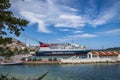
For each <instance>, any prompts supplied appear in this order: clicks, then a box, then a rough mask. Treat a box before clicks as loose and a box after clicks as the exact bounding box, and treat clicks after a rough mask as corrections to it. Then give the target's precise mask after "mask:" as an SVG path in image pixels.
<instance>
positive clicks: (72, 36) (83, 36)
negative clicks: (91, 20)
mask: <svg viewBox="0 0 120 80" xmlns="http://www.w3.org/2000/svg"><path fill="white" fill-rule="evenodd" d="M67 37H70V38H92V37H97V35H94V34H88V33H84V34H77V35H70V36H67Z"/></svg>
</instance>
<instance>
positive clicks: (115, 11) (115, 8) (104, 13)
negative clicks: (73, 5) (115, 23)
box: [88, 1, 120, 27]
mask: <svg viewBox="0 0 120 80" xmlns="http://www.w3.org/2000/svg"><path fill="white" fill-rule="evenodd" d="M119 5H120V1H119V2H116V3H114V4H113V5H111V6H110V7H107V8H106V9H105V8H103V9H102V10H101V11H100V13H99V14H98V15H97V17H96V18H95V19H92V20H88V23H89V24H91V25H93V26H94V27H97V26H98V25H103V24H106V23H108V22H110V21H111V20H112V19H114V17H116V16H117V15H119V9H120V6H119Z"/></svg>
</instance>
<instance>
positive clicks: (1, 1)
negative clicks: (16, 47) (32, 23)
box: [0, 0, 28, 36]
mask: <svg viewBox="0 0 120 80" xmlns="http://www.w3.org/2000/svg"><path fill="white" fill-rule="evenodd" d="M10 7H11V4H10V0H0V36H2V35H6V34H7V32H6V31H5V29H7V30H8V31H9V33H10V34H15V35H16V36H19V35H20V33H21V31H24V27H25V26H26V25H27V24H28V21H27V20H25V19H21V18H16V17H15V16H14V15H13V13H12V12H11V11H10V10H9V8H10Z"/></svg>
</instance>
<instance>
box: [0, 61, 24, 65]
mask: <svg viewBox="0 0 120 80" xmlns="http://www.w3.org/2000/svg"><path fill="white" fill-rule="evenodd" d="M18 64H23V61H3V62H1V65H18Z"/></svg>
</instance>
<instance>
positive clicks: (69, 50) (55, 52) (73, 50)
mask: <svg viewBox="0 0 120 80" xmlns="http://www.w3.org/2000/svg"><path fill="white" fill-rule="evenodd" d="M39 43H40V48H39V49H38V50H37V51H36V56H66V55H71V56H73V55H85V54H87V53H88V52H89V51H90V50H88V49H87V48H86V47H85V46H81V45H79V44H71V43H57V44H56V43H55V44H47V43H43V42H39Z"/></svg>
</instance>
